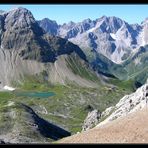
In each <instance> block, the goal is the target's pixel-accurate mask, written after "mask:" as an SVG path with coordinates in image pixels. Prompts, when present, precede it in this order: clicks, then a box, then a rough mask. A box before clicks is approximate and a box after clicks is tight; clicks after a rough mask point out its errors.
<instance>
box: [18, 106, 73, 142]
mask: <svg viewBox="0 0 148 148" xmlns="http://www.w3.org/2000/svg"><path fill="white" fill-rule="evenodd" d="M21 107H22V108H24V109H25V111H26V112H28V113H29V114H31V115H32V118H33V119H34V124H35V125H37V126H38V131H39V132H40V134H41V135H43V136H44V137H46V138H50V139H53V140H58V139H61V138H63V137H67V136H70V135H71V134H70V132H68V131H66V130H64V129H62V128H60V127H58V126H56V125H54V124H52V123H49V122H48V121H46V120H44V119H43V118H41V117H39V116H38V115H37V114H36V113H35V112H34V111H33V110H32V108H30V107H29V106H27V105H25V104H21Z"/></svg>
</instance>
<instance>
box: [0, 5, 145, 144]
mask: <svg viewBox="0 0 148 148" xmlns="http://www.w3.org/2000/svg"><path fill="white" fill-rule="evenodd" d="M47 15H48V14H47ZM147 24H148V19H146V20H145V21H143V22H142V23H141V24H140V25H138V24H132V25H131V24H128V23H127V22H125V21H123V20H121V19H120V18H117V17H107V16H102V17H101V18H98V19H96V20H91V19H86V20H84V21H82V22H79V23H75V22H72V21H71V22H69V23H68V24H66V23H65V24H63V25H59V24H57V23H56V21H53V20H50V19H48V18H45V19H43V20H36V19H35V18H34V16H33V15H32V13H31V12H30V11H29V10H27V9H26V8H22V7H19V8H15V9H12V10H10V11H0V69H1V70H0V100H1V101H0V139H1V142H8V143H9V142H11V143H23V142H24V143H33V142H35V143H37V142H39V143H46V142H47V143H49V142H53V141H55V140H58V139H61V138H63V137H66V136H70V135H71V134H75V133H77V132H79V131H81V130H82V129H87V128H88V126H87V124H89V121H90V120H91V121H90V122H92V120H93V121H94V122H97V121H98V119H97V120H96V117H97V118H99V119H100V116H101V115H102V114H103V113H104V112H105V111H106V110H105V109H107V108H109V107H111V106H115V105H116V104H117V103H118V101H119V100H120V98H122V97H123V96H124V95H127V94H130V93H132V92H133V91H135V90H136V89H137V88H138V87H141V86H142V85H143V84H144V83H145V82H146V80H147V77H148V67H147V62H148V45H147V43H148V38H147V30H148V28H147ZM142 88H143V87H142ZM140 90H141V89H140ZM28 94H29V95H28ZM30 94H31V97H30ZM49 94H50V95H49ZM51 94H54V95H51ZM36 95H37V96H36ZM48 95H49V96H48ZM128 101H129V100H128ZM90 112H91V113H90ZM92 114H93V115H94V116H95V117H93V118H91V115H92ZM86 117H87V118H86ZM105 118H106V117H105ZM85 119H86V120H85ZM101 120H103V119H102V118H101ZM84 122H85V124H84V125H83V123H84ZM86 126H87V127H86ZM91 126H93V124H91Z"/></svg>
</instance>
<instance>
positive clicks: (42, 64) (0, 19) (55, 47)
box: [0, 8, 88, 85]
mask: <svg viewBox="0 0 148 148" xmlns="http://www.w3.org/2000/svg"><path fill="white" fill-rule="evenodd" d="M71 54H73V55H75V57H77V61H82V62H81V63H83V64H82V66H84V65H88V61H87V59H86V56H85V54H84V52H83V51H82V50H81V49H80V48H79V47H78V46H77V45H75V44H73V43H71V42H69V41H68V40H66V39H62V38H60V37H56V36H52V35H48V34H46V33H45V31H44V30H43V29H42V28H41V27H40V26H39V25H38V23H37V21H36V20H35V19H34V17H33V15H32V14H31V12H30V11H29V10H27V9H25V8H16V9H13V10H11V11H8V12H3V13H0V63H1V64H0V67H1V72H0V81H1V84H2V85H6V84H7V85H9V84H10V85H11V84H12V83H13V81H19V80H22V78H23V77H24V76H26V75H35V74H39V73H41V72H42V71H47V73H49V71H50V73H52V72H51V71H55V72H56V73H58V75H59V73H60V72H58V69H57V66H58V65H57V64H55V62H56V61H59V59H60V56H62V55H64V56H66V55H67V56H71ZM63 60H64V58H63ZM65 60H66V58H65ZM63 62H64V61H63ZM59 63H62V61H61V62H60V61H59ZM47 65H48V66H47ZM6 67H7V68H6ZM65 67H66V63H65ZM49 69H50V70H49ZM67 70H68V69H67ZM70 71H71V70H70ZM10 73H11V76H10ZM64 73H66V72H62V74H64ZM71 73H72V72H71ZM50 76H51V77H53V75H51V74H50ZM51 77H50V78H49V79H48V80H51V79H52V80H53V78H51ZM66 77H67V78H68V77H69V78H68V79H71V78H72V76H70V75H69V73H67V74H66V75H64V78H63V76H59V78H58V79H56V82H59V81H60V83H61V81H62V82H63V81H64V80H65V78H66ZM59 79H60V80H59ZM54 82H55V81H54ZM54 82H53V83H54Z"/></svg>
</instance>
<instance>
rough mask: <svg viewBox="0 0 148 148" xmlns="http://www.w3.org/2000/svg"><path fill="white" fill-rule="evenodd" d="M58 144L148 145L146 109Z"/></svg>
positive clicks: (147, 114) (147, 112)
mask: <svg viewBox="0 0 148 148" xmlns="http://www.w3.org/2000/svg"><path fill="white" fill-rule="evenodd" d="M58 143H148V108H144V109H143V110H141V111H138V112H135V113H132V114H130V115H128V116H126V117H123V118H120V119H117V120H114V121H112V122H110V123H107V124H106V125H102V126H101V127H96V128H93V129H91V130H89V131H86V132H83V133H79V134H76V135H73V136H71V137H68V138H64V139H62V140H60V141H59V142H58Z"/></svg>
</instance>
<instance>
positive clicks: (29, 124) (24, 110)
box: [0, 102, 71, 144]
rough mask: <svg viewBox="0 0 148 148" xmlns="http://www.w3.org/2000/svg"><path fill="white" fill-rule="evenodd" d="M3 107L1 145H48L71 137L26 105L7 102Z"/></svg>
mask: <svg viewBox="0 0 148 148" xmlns="http://www.w3.org/2000/svg"><path fill="white" fill-rule="evenodd" d="M3 107H4V108H5V109H6V110H7V111H3V112H1V113H0V114H1V118H3V120H1V125H0V139H2V140H1V141H0V142H1V144H4V143H6V144H7V143H46V142H48V143H49V142H51V141H55V140H58V139H61V138H63V137H67V136H70V135H71V133H70V132H68V131H67V130H65V129H63V128H62V127H60V126H57V125H55V124H54V123H51V122H49V121H47V120H45V119H43V118H41V117H40V116H39V115H38V114H37V113H35V112H34V110H33V109H32V108H31V107H29V106H28V105H26V104H23V103H16V102H8V103H7V104H5V106H3ZM20 115H21V116H20ZM8 121H9V122H8Z"/></svg>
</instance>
